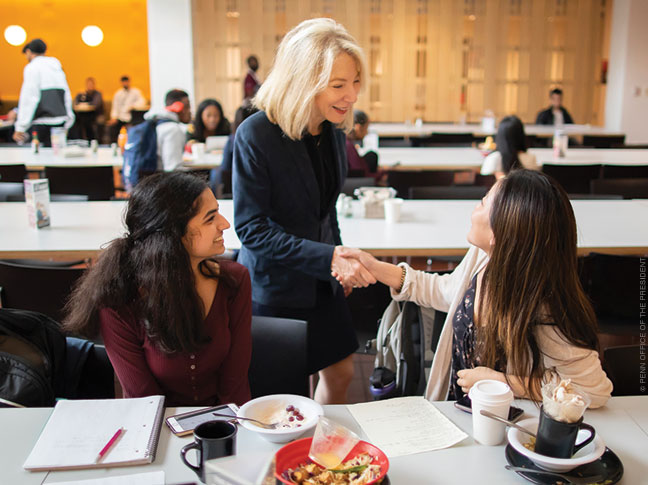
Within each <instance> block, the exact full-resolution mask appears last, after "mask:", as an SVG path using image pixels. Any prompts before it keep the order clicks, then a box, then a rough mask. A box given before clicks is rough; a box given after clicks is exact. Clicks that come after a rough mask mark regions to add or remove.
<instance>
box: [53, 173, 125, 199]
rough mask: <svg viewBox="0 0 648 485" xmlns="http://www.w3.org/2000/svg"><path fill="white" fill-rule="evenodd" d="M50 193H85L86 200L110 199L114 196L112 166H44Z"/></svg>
mask: <svg viewBox="0 0 648 485" xmlns="http://www.w3.org/2000/svg"><path fill="white" fill-rule="evenodd" d="M45 177H46V178H47V179H49V187H50V193H51V194H77V195H86V196H87V197H88V200H110V199H112V198H113V197H114V196H115V178H114V172H113V167H112V166H105V167H46V169H45Z"/></svg>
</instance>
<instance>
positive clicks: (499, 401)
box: [468, 379, 513, 446]
mask: <svg viewBox="0 0 648 485" xmlns="http://www.w3.org/2000/svg"><path fill="white" fill-rule="evenodd" d="M468 396H469V397H470V400H471V401H472V422H473V438H474V439H475V441H477V442H478V443H480V444H482V445H488V446H495V445H499V444H500V443H501V442H502V441H503V440H504V434H505V432H506V425H505V424H504V423H500V422H498V421H495V420H494V419H491V418H488V417H486V416H483V415H482V414H481V412H480V411H481V410H482V409H485V410H487V411H490V412H491V413H493V414H496V415H497V416H499V417H501V418H504V419H508V414H509V408H510V407H511V403H512V402H513V391H511V388H510V387H509V386H508V384H506V383H504V382H500V381H495V380H490V379H487V380H483V381H478V382H476V383H475V384H474V385H473V386H472V388H471V389H470V392H469V393H468Z"/></svg>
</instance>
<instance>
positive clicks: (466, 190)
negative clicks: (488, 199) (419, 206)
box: [409, 185, 488, 200]
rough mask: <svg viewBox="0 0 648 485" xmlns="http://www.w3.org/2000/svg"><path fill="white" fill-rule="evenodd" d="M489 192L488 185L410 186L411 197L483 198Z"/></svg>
mask: <svg viewBox="0 0 648 485" xmlns="http://www.w3.org/2000/svg"><path fill="white" fill-rule="evenodd" d="M487 192H488V188H487V187H479V186H471V185H456V186H452V187H410V189H409V198H410V199H453V200H464V199H477V200H478V199H481V198H482V197H484V196H485V195H486V193H487Z"/></svg>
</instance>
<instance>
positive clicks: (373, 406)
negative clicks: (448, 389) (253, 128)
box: [347, 396, 468, 458]
mask: <svg viewBox="0 0 648 485" xmlns="http://www.w3.org/2000/svg"><path fill="white" fill-rule="evenodd" d="M347 408H348V409H349V412H350V413H351V415H352V416H353V417H354V418H355V420H356V421H357V422H358V424H359V425H360V427H361V428H362V430H363V431H364V432H365V434H366V435H367V437H368V438H369V441H370V442H371V443H372V444H374V445H375V446H377V447H378V448H380V449H381V450H382V451H383V452H384V453H385V454H386V455H387V456H388V457H389V458H393V457H395V456H403V455H412V454H414V453H423V452H425V451H433V450H440V449H442V448H448V447H450V446H452V445H455V444H457V443H459V442H460V441H462V440H463V439H465V438H467V437H468V435H467V434H466V433H464V432H463V431H461V430H460V429H459V428H458V427H457V426H456V425H455V424H454V423H453V422H452V421H450V420H449V419H448V418H446V417H445V416H444V415H443V414H442V413H441V411H439V410H438V409H437V408H436V407H434V405H433V404H432V403H431V402H430V401H428V400H427V399H425V398H424V397H419V396H410V397H400V398H395V399H387V400H384V401H374V402H368V403H361V404H352V405H349V406H347Z"/></svg>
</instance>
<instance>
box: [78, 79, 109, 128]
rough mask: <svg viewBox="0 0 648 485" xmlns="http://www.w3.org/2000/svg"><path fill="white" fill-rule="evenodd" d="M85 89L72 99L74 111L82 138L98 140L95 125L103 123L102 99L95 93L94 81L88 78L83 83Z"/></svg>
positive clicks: (99, 94) (98, 93)
mask: <svg viewBox="0 0 648 485" xmlns="http://www.w3.org/2000/svg"><path fill="white" fill-rule="evenodd" d="M85 86H86V89H85V91H82V92H80V93H78V94H77V95H76V96H75V98H74V111H75V113H76V117H77V124H78V125H79V128H80V130H79V131H80V133H79V135H81V137H82V138H84V139H86V140H94V139H98V138H99V137H98V134H97V128H98V126H97V124H98V123H103V117H104V116H103V110H104V106H103V98H102V96H101V92H99V91H97V89H96V86H95V79H94V78H93V77H89V78H87V79H86V82H85Z"/></svg>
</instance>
